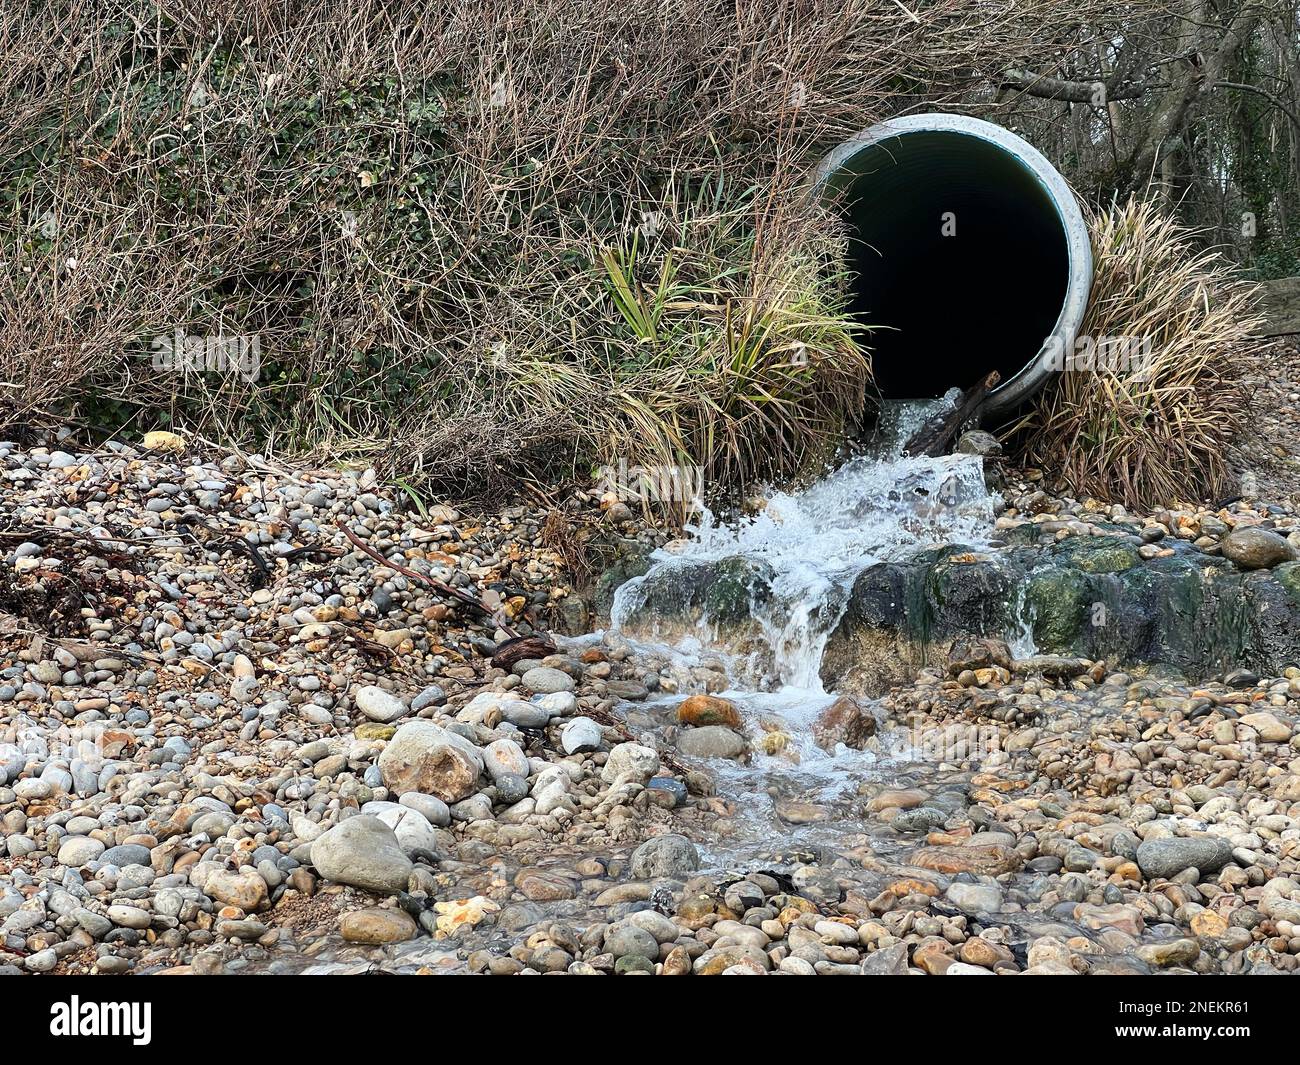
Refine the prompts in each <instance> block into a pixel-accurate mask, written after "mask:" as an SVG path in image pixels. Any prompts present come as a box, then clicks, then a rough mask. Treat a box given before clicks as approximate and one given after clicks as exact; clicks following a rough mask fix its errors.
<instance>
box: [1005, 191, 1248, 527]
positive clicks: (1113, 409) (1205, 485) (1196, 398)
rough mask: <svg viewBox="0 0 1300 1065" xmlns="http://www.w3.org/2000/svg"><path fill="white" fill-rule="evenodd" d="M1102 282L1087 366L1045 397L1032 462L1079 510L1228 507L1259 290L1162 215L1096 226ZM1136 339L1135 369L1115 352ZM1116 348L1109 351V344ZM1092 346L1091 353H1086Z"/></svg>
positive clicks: (1098, 280)
mask: <svg viewBox="0 0 1300 1065" xmlns="http://www.w3.org/2000/svg"><path fill="white" fill-rule="evenodd" d="M1089 221H1090V228H1091V231H1092V243H1093V250H1094V257H1095V260H1096V276H1095V280H1094V283H1093V289H1092V298H1091V302H1090V304H1089V308H1088V313H1087V316H1086V317H1085V320H1084V323H1083V327H1082V331H1081V332H1082V337H1081V339H1083V338H1091V339H1092V341H1093V342H1096V343H1097V347H1096V348H1095V349H1094V350H1095V351H1096V352H1097V355H1096V356H1095V357H1094V358H1092V359H1089V358H1088V351H1089V350H1090V349H1088V348H1086V347H1084V348H1077V349H1076V351H1077V352H1080V353H1081V354H1082V356H1083V357H1082V358H1081V359H1078V360H1077V361H1076V363H1075V364H1074V368H1073V369H1071V368H1069V363H1068V361H1067V363H1066V366H1067V368H1066V370H1065V371H1064V372H1060V373H1057V374H1055V375H1053V379H1052V380H1051V381H1050V382H1049V383H1048V385H1047V387H1046V388H1045V389H1044V390H1043V391H1042V393H1040V395H1039V397H1038V399H1037V402H1036V407H1035V410H1034V412H1033V414H1032V415H1031V416H1030V419H1029V420H1028V421H1027V422H1026V423H1023V425H1022V428H1024V427H1028V428H1030V429H1031V430H1032V431H1031V432H1028V433H1025V434H1024V435H1023V436H1022V439H1023V440H1025V442H1026V444H1025V447H1026V456H1025V457H1026V458H1027V460H1028V461H1029V462H1032V463H1034V464H1036V465H1040V466H1042V467H1044V468H1046V469H1049V470H1054V471H1059V475H1060V479H1061V482H1062V483H1063V485H1064V486H1065V487H1066V488H1067V489H1068V490H1069V491H1071V492H1072V493H1073V494H1075V495H1076V496H1079V497H1081V498H1082V497H1084V496H1092V497H1095V498H1097V499H1101V500H1107V501H1111V502H1119V503H1123V504H1124V505H1125V506H1128V507H1131V508H1140V507H1150V506H1159V505H1169V504H1171V503H1173V502H1175V501H1193V500H1204V499H1216V498H1221V497H1223V496H1225V495H1227V494H1228V493H1229V489H1230V487H1231V486H1230V484H1229V481H1228V466H1227V462H1226V449H1227V446H1228V443H1229V441H1230V440H1231V439H1232V437H1233V436H1234V435H1235V434H1236V433H1237V431H1238V430H1239V429H1240V428H1241V420H1242V411H1243V403H1242V396H1241V395H1240V393H1239V391H1238V389H1237V388H1236V386H1235V378H1236V376H1237V374H1236V372H1235V369H1234V359H1235V358H1236V356H1237V353H1239V352H1240V351H1241V350H1242V347H1243V346H1244V345H1246V344H1248V343H1251V342H1252V341H1251V340H1250V334H1251V333H1252V332H1253V331H1254V330H1255V328H1256V327H1257V325H1258V322H1259V320H1258V318H1257V315H1256V312H1255V310H1254V301H1255V292H1256V290H1255V286H1253V285H1250V284H1247V283H1244V282H1241V281H1239V280H1238V279H1237V278H1236V277H1235V275H1234V274H1233V273H1232V272H1230V270H1229V269H1228V267H1227V265H1226V264H1225V263H1224V261H1223V260H1222V259H1220V258H1219V257H1218V256H1216V255H1215V254H1213V253H1207V252H1199V251H1197V250H1196V249H1195V247H1194V245H1193V242H1192V240H1191V233H1190V232H1189V231H1188V230H1186V229H1184V228H1181V227H1180V226H1178V224H1177V223H1175V222H1174V221H1172V220H1171V219H1170V218H1169V217H1168V216H1167V215H1165V214H1164V213H1162V211H1161V210H1160V208H1159V207H1158V206H1157V205H1156V204H1155V203H1153V202H1150V201H1144V200H1137V199H1131V200H1129V201H1128V202H1127V203H1126V204H1123V205H1117V206H1115V207H1113V208H1111V209H1110V210H1108V211H1096V212H1093V213H1092V215H1091V217H1090V220H1089ZM1118 338H1125V339H1127V340H1128V341H1129V342H1130V344H1131V345H1132V346H1131V347H1129V348H1128V350H1127V352H1126V354H1128V355H1129V356H1130V357H1129V358H1127V359H1125V358H1123V357H1119V358H1109V359H1103V358H1102V357H1101V355H1100V353H1101V352H1103V351H1107V350H1108V351H1109V352H1110V353H1111V355H1112V356H1113V355H1117V354H1121V353H1122V352H1123V349H1120V348H1116V347H1115V346H1114V343H1113V342H1114V341H1115V340H1116V339H1118ZM1107 341H1109V342H1111V346H1110V347H1109V348H1107V346H1106V342H1107ZM1085 343H1086V342H1085Z"/></svg>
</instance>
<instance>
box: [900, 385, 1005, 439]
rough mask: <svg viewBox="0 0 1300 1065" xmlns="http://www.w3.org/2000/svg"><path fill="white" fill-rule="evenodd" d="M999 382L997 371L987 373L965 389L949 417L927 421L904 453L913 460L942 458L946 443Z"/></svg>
mask: <svg viewBox="0 0 1300 1065" xmlns="http://www.w3.org/2000/svg"><path fill="white" fill-rule="evenodd" d="M1001 380H1002V375H1001V374H999V373H998V372H997V370H990V371H989V373H988V374H987V375H986V376H985V377H983V378H982V379H980V380H979V381H977V382H976V383H975V384H973V385H972V386H971V387H970V388H968V389H967V390H966V392H965V393H964V394H963V395H962V397H961V399H960V400H959V401H958V403H957V406H956V408H955V409H954V410H953V411H952V413H951V414H947V415H945V416H943V417H942V418H940V419H936V420H933V421H930V422H928V423H927V424H926V425H924V426H923V427H922V428H921V429H920V430H919V431H918V432H917V433H915V434H914V435H913V436H912V438H911V439H910V440H909V441H908V442H907V445H906V446H905V447H904V449H903V450H904V451H905V452H906V454H908V455H912V456H914V457H919V456H921V455H926V456H929V457H930V458H934V457H936V456H938V455H942V454H943V453H944V451H945V450H947V447H948V443H949V441H950V440H952V438H953V437H954V436H956V435H957V433H958V431H959V430H960V429H961V427H962V426H963V425H965V424H966V422H967V421H969V420H970V418H971V416H972V415H973V414H974V413H975V411H976V409H977V408H978V407H979V405H980V404H981V403H983V402H984V400H985V398H986V397H987V396H988V394H989V393H990V392H992V391H993V389H994V388H996V387H997V384H998V382H999V381H1001Z"/></svg>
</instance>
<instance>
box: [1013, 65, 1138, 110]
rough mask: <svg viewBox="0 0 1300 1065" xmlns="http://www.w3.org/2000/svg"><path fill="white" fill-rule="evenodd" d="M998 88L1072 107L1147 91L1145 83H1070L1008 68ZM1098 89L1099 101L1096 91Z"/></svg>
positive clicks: (1103, 79)
mask: <svg viewBox="0 0 1300 1065" xmlns="http://www.w3.org/2000/svg"><path fill="white" fill-rule="evenodd" d="M1001 87H1002V88H1004V89H1015V90H1016V91H1017V92H1022V93H1024V94H1025V95H1027V96H1037V97H1039V98H1041V99H1044V100H1065V101H1067V102H1069V103H1072V104H1088V103H1099V102H1100V103H1109V102H1110V101H1112V100H1136V99H1137V98H1138V97H1141V96H1145V95H1146V94H1147V93H1148V92H1150V91H1151V89H1152V86H1151V85H1148V84H1147V83H1145V82H1131V83H1129V84H1127V85H1125V84H1121V83H1120V79H1118V78H1114V79H1106V78H1098V79H1097V80H1096V81H1070V80H1067V79H1065V78H1053V77H1048V76H1047V75H1046V74H1035V73H1034V72H1033V71H1030V70H1021V69H1020V68H1018V67H1008V68H1007V69H1006V70H1004V71H1003V72H1002V86H1001ZM1098 89H1100V90H1101V99H1100V101H1099V100H1098V98H1097V90H1098Z"/></svg>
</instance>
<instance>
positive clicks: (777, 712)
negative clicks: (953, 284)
mask: <svg viewBox="0 0 1300 1065" xmlns="http://www.w3.org/2000/svg"><path fill="white" fill-rule="evenodd" d="M944 402H945V401H937V402H935V403H930V404H927V405H924V406H918V405H912V406H908V407H901V408H897V409H895V410H893V411H888V412H886V414H887V417H886V418H885V419H883V424H884V426H885V427H886V429H887V433H886V435H885V438H884V440H883V441H882V442H881V443H880V444H878V445H877V447H876V448H875V449H874V450H873V451H872V452H871V453H868V454H864V455H862V456H860V457H857V458H854V459H851V460H850V461H848V462H846V463H844V464H843V465H841V466H839V467H838V468H836V469H834V470H832V471H830V472H828V473H827V474H826V475H825V476H823V477H822V478H821V479H819V480H818V481H816V482H815V483H814V484H812V485H810V486H809V487H806V488H804V489H802V490H798V491H789V492H773V493H771V494H770V495H769V496H768V498H767V501H766V505H765V506H764V507H763V508H762V509H761V511H760V512H759V513H757V514H755V515H753V516H750V517H744V518H740V519H737V520H732V521H719V520H718V519H716V518H715V517H714V516H713V515H712V514H710V513H709V512H707V511H705V512H704V514H703V518H702V520H701V521H700V522H699V523H698V525H696V526H695V527H693V528H690V529H688V538H687V539H685V540H684V541H680V542H678V543H676V544H674V545H670V546H669V548H667V549H665V550H662V551H660V552H659V553H658V554H657V555H656V556H655V557H654V558H653V560H652V567H651V569H650V571H649V572H648V573H647V574H646V575H645V576H644V577H641V578H637V579H634V580H632V581H629V582H628V583H627V584H625V585H623V586H622V588H620V590H619V592H618V594H617V596H616V600H615V604H614V608H613V611H612V618H611V621H612V625H611V628H612V631H613V632H614V633H615V634H623V635H627V636H629V638H630V639H631V640H632V641H633V642H636V643H640V644H641V645H642V647H643V649H644V650H645V651H647V652H650V653H657V654H659V655H661V656H667V657H669V658H670V659H671V660H673V661H674V662H676V663H678V664H679V666H680V667H681V674H682V676H683V677H689V675H690V668H691V667H692V666H697V665H699V664H700V663H701V662H704V661H707V660H714V661H721V663H722V665H723V668H724V671H725V674H726V677H727V687H726V690H724V691H722V692H720V693H719V694H721V695H723V696H724V697H726V698H728V699H730V700H731V701H732V702H733V703H735V704H736V705H737V706H738V707H739V708H740V710H741V713H742V716H743V717H744V718H745V723H746V726H747V728H748V729H749V730H750V732H751V734H753V735H755V736H757V737H763V736H764V733H773V732H776V733H779V734H780V738H778V739H775V740H773V739H771V738H768V740H767V744H768V746H767V747H766V748H765V747H764V745H763V744H762V743H760V745H759V749H757V750H755V751H754V753H753V756H752V759H751V761H750V762H749V763H748V764H742V763H739V762H732V761H729V760H726V759H711V760H710V762H709V767H710V769H711V770H713V771H714V772H715V774H716V775H717V777H718V781H719V791H720V793H725V794H726V795H727V796H728V797H729V798H730V799H734V800H735V801H736V803H737V805H738V807H739V810H738V815H737V816H738V819H739V820H740V822H741V823H742V825H745V826H747V830H746V831H743V832H742V837H745V836H751V835H752V836H754V837H756V838H762V837H763V835H764V834H767V835H770V834H771V833H772V831H773V829H774V828H777V829H779V830H780V831H781V832H783V833H785V834H787V835H788V837H789V838H790V839H791V840H792V841H822V842H828V843H829V842H835V841H837V840H839V839H840V838H841V837H843V836H844V835H845V834H846V833H850V832H856V833H861V832H862V831H863V830H864V828H865V829H867V830H868V831H869V829H870V826H866V825H864V824H863V822H862V820H861V818H860V817H858V816H855V815H854V812H855V811H856V810H857V808H858V807H859V806H860V805H861V799H860V794H861V790H862V786H863V785H864V784H866V783H870V782H876V783H880V784H884V785H886V786H890V787H893V786H900V787H904V786H909V785H912V784H915V783H917V782H918V781H920V780H922V779H925V780H927V781H929V782H930V783H931V784H937V783H940V781H938V779H937V778H936V776H935V774H936V772H938V771H939V767H938V766H927V765H924V764H923V763H922V761H921V760H920V759H919V757H918V754H917V751H916V750H915V749H914V748H913V746H912V744H911V743H910V742H909V740H908V738H907V737H906V736H903V735H899V734H894V733H889V732H884V733H882V735H881V736H880V742H879V743H877V744H874V745H873V747H874V749H872V750H866V751H858V750H851V749H849V748H847V747H844V746H843V745H841V746H839V747H838V748H837V749H835V750H834V751H825V750H823V749H821V748H820V747H819V746H818V745H817V744H816V742H815V741H814V736H813V732H812V726H813V724H814V722H815V721H816V719H817V718H818V716H819V715H820V714H821V713H822V711H823V710H825V708H826V707H827V706H828V705H829V704H830V703H832V702H833V701H834V700H835V698H836V694H835V693H834V692H828V691H827V690H825V688H824V686H823V684H822V680H821V664H822V656H823V653H824V650H825V647H826V644H827V639H828V637H829V636H830V634H831V633H832V632H833V631H834V629H835V627H836V625H837V624H838V622H839V621H840V619H841V617H842V615H843V612H844V610H845V607H846V605H847V603H848V600H849V594H850V591H851V589H852V587H853V582H854V579H855V578H856V577H857V576H858V575H859V574H860V573H861V572H862V571H863V570H864V569H865V568H866V567H868V566H870V565H872V564H874V563H878V562H881V561H890V560H897V559H901V558H905V557H907V556H908V555H910V554H912V553H914V552H916V551H919V550H921V549H924V548H926V547H929V546H933V545H937V544H947V543H953V542H957V543H964V544H969V545H972V546H974V547H978V546H981V545H983V544H985V543H986V542H987V541H988V540H989V539H990V538H991V536H992V533H993V520H994V517H995V514H996V511H997V507H998V505H999V502H1000V500H999V499H998V497H997V496H996V495H994V494H993V493H991V492H990V491H989V490H988V489H987V487H986V485H985V481H984V475H983V470H982V465H981V460H980V459H979V458H976V457H974V456H968V455H950V456H942V457H938V458H925V457H909V456H907V455H905V454H902V453H901V445H900V441H902V440H905V439H907V438H908V437H909V436H910V435H911V433H912V432H914V431H915V429H916V428H917V427H918V426H919V425H920V424H921V423H922V422H923V421H924V420H925V418H927V417H929V416H931V415H932V414H933V413H934V412H935V411H936V409H941V408H942V405H943V403H944ZM947 402H951V397H949V398H948V400H947ZM736 559H743V560H746V561H747V562H752V563H756V564H760V565H762V566H764V567H770V572H771V574H772V578H771V582H770V583H771V595H770V596H767V597H764V598H763V599H762V601H761V602H756V603H755V604H754V605H753V607H752V611H751V616H752V618H753V620H754V622H756V623H757V627H758V630H759V633H760V636H761V641H762V643H763V644H764V645H765V646H764V651H765V652H766V654H765V655H764V658H765V659H766V660H769V661H770V666H769V668H767V669H766V671H762V672H761V675H760V676H758V677H757V679H756V676H755V673H756V671H755V670H754V669H753V668H752V662H751V661H750V659H748V658H744V657H739V656H736V655H734V654H729V653H728V651H727V650H726V649H725V647H723V646H721V645H719V643H718V642H717V640H716V636H717V628H716V626H715V624H714V623H713V620H712V619H710V618H709V617H708V616H707V615H706V616H703V617H701V618H700V620H699V623H698V625H697V626H696V627H695V630H694V631H692V632H689V633H686V634H684V635H683V634H681V633H680V632H678V633H673V634H672V635H671V636H669V637H668V638H667V643H665V642H664V641H663V639H661V635H662V634H661V633H660V631H659V628H658V624H657V620H656V618H655V617H654V616H653V607H652V604H650V603H649V597H648V594H647V593H648V591H649V590H650V589H656V593H655V594H656V595H657V596H660V597H662V594H663V591H662V590H663V589H664V588H665V587H668V588H671V587H672V584H673V581H674V580H675V579H682V580H686V579H688V578H689V575H690V574H691V573H692V572H695V571H698V567H699V566H700V565H701V564H704V565H708V564H715V563H724V562H729V561H731V562H734V560H736ZM765 572H767V570H765ZM658 601H659V602H662V598H660V599H659V600H658ZM1028 633H1029V630H1028V627H1027V626H1025V627H1024V630H1023V631H1021V632H1013V633H1008V634H1007V635H1008V637H1010V638H1011V642H1012V643H1013V645H1015V646H1016V649H1017V651H1019V652H1020V653H1027V652H1029V651H1032V640H1031V638H1030V637H1029V634H1028ZM686 683H689V681H687V682H686ZM682 690H683V691H685V690H687V689H686V688H685V687H683V688H682ZM679 698H680V696H675V697H673V698H665V699H663V700H662V702H663V703H664V704H668V703H675V702H676V701H677V699H679ZM890 835H892V833H890ZM741 842H742V843H743V842H744V841H743V840H742V841H741ZM751 842H752V841H751ZM731 856H732V855H730V854H727V853H717V854H715V855H714V857H715V858H718V859H719V860H725V859H726V858H728V857H731Z"/></svg>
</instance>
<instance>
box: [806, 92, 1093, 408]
mask: <svg viewBox="0 0 1300 1065" xmlns="http://www.w3.org/2000/svg"><path fill="white" fill-rule="evenodd" d="M816 181H817V188H818V191H819V193H820V194H821V195H823V196H824V197H827V198H829V199H831V200H832V201H833V202H834V203H835V204H836V205H837V207H838V209H839V210H841V211H842V212H843V215H844V218H845V221H846V223H847V225H848V228H849V236H850V240H849V250H848V256H849V263H848V266H849V268H850V272H851V274H852V285H853V297H852V299H853V302H852V310H853V314H854V315H855V317H857V318H858V320H859V321H861V322H862V323H863V324H864V325H866V326H869V327H870V328H871V332H870V334H869V335H868V336H867V338H866V340H865V343H866V344H867V345H868V346H869V347H870V348H871V349H872V353H873V364H874V367H875V375H876V384H877V386H878V388H879V389H880V392H881V395H882V396H883V397H884V398H886V399H912V398H918V399H919V398H929V397H935V396H940V395H943V393H944V392H946V391H948V390H949V389H951V388H952V387H954V386H956V387H958V388H961V389H966V388H969V387H970V386H971V385H973V384H975V383H976V382H977V381H979V380H980V379H982V378H983V377H984V376H985V375H986V374H987V373H988V372H989V371H990V370H997V371H998V373H999V374H1000V377H1001V384H1000V385H999V386H998V387H997V389H996V390H995V391H994V392H993V393H992V395H991V396H990V397H989V399H988V401H987V403H986V404H985V406H984V410H983V413H984V414H985V415H986V416H987V415H989V414H995V413H1000V412H1006V411H1009V410H1011V409H1013V408H1015V407H1016V406H1018V405H1019V404H1020V403H1021V402H1023V401H1024V400H1025V399H1027V398H1028V397H1029V396H1031V395H1032V394H1033V393H1034V392H1035V391H1037V390H1038V389H1039V388H1040V387H1041V386H1042V384H1043V382H1044V381H1045V380H1046V379H1047V376H1048V374H1050V373H1051V372H1052V370H1053V368H1054V367H1056V366H1060V365H1061V364H1060V361H1059V359H1060V356H1061V355H1062V354H1065V353H1069V352H1071V351H1072V350H1073V346H1074V340H1075V337H1076V336H1077V335H1078V332H1079V327H1080V324H1081V323H1082V321H1083V314H1084V311H1085V310H1086V309H1087V306H1088V292H1089V290H1090V289H1091V287H1092V248H1091V245H1090V243H1089V240H1088V230H1087V226H1086V225H1085V223H1084V220H1083V216H1082V213H1081V212H1080V210H1079V205H1078V202H1077V201H1076V200H1075V198H1074V194H1073V193H1072V192H1071V191H1070V188H1069V186H1068V185H1067V184H1066V182H1065V179H1064V178H1063V177H1061V175H1060V174H1059V173H1057V171H1056V169H1055V168H1054V167H1053V166H1052V164H1051V163H1049V162H1048V161H1047V160H1046V159H1045V158H1044V157H1043V156H1042V155H1041V154H1040V153H1039V152H1038V151H1037V150H1036V149H1035V148H1034V147H1033V146H1032V145H1030V144H1028V143H1027V142H1026V141H1024V140H1022V139H1021V138H1020V137H1017V136H1016V135H1015V134H1014V133H1011V132H1010V131H1008V130H1005V129H1003V128H1002V127H1001V126H996V125H994V124H993V123H991V122H984V121H981V120H979V119H974V118H967V117H965V116H963V115H945V114H930V115H910V116H908V117H906V118H898V119H891V120H890V121H888V122H882V123H880V124H879V125H876V126H872V127H871V128H870V129H868V130H865V131H863V132H862V133H860V134H858V135H857V136H856V137H854V138H853V139H852V140H849V141H847V142H845V143H844V144H841V145H840V146H839V147H838V148H837V149H835V151H833V152H832V153H831V154H830V155H829V156H827V158H826V159H825V160H824V161H823V163H822V164H821V166H820V168H819V169H818V171H817V176H816Z"/></svg>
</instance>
